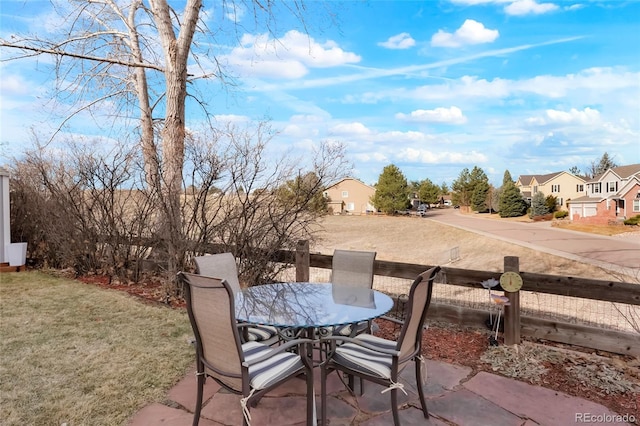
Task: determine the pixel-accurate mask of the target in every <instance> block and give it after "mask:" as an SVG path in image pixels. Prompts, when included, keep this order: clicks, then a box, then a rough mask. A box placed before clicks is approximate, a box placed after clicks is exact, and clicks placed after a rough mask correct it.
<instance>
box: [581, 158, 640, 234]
mask: <svg viewBox="0 0 640 426" xmlns="http://www.w3.org/2000/svg"><path fill="white" fill-rule="evenodd" d="M638 214H640V164H631V165H628V166H619V167H613V168H611V169H609V170H607V171H606V172H604V173H602V174H601V175H599V176H595V177H594V178H593V179H590V180H588V181H587V182H586V195H584V196H583V197H580V198H576V199H573V200H571V201H569V215H570V217H571V219H572V220H574V221H580V222H583V223H590V224H602V225H604V224H607V223H610V222H615V221H620V220H624V219H628V218H630V217H633V216H635V215H638Z"/></svg>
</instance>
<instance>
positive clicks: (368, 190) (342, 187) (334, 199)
mask: <svg viewBox="0 0 640 426" xmlns="http://www.w3.org/2000/svg"><path fill="white" fill-rule="evenodd" d="M375 193H376V189H375V188H374V187H372V186H369V185H367V184H364V183H362V182H360V181H359V180H357V179H353V178H346V179H342V180H341V181H339V182H337V183H335V184H333V185H331V186H330V187H328V188H327V189H325V191H324V196H325V197H326V198H328V200H329V201H328V204H329V209H330V210H332V211H333V213H334V214H366V213H368V212H373V211H375V208H374V207H373V205H372V204H371V197H373V195H374V194H375Z"/></svg>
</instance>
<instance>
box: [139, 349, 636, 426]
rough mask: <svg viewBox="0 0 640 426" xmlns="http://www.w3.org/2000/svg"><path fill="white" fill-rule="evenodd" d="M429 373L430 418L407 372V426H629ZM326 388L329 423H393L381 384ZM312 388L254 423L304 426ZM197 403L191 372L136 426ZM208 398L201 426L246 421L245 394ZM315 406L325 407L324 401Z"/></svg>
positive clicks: (585, 404) (499, 384) (594, 411)
mask: <svg viewBox="0 0 640 426" xmlns="http://www.w3.org/2000/svg"><path fill="white" fill-rule="evenodd" d="M316 370H317V369H316ZM427 371H428V379H427V384H426V385H425V394H426V396H427V406H428V409H429V412H430V415H431V417H430V418H429V419H428V420H427V419H425V418H424V417H423V415H422V411H421V410H420V401H419V399H418V395H417V391H416V387H415V378H414V374H415V373H414V369H413V366H411V365H409V366H407V368H406V369H405V370H404V372H403V374H402V380H401V382H402V383H404V385H405V387H404V388H405V390H406V391H407V393H408V395H406V396H405V395H404V394H403V393H402V392H399V393H398V400H399V402H400V404H401V411H400V421H401V423H402V425H404V426H411V425H470V426H483V425H487V426H489V425H491V426H496V425H498V426H502V425H505V426H509V425H514V426H516V425H524V426H533V425H549V426H551V425H571V424H575V423H590V424H593V425H598V424H607V425H619V424H628V423H625V422H623V421H621V420H622V419H619V418H618V417H621V416H618V414H616V413H613V412H612V411H610V410H609V409H607V408H606V407H604V406H602V405H600V404H596V403H594V402H591V401H588V400H585V399H582V398H578V397H573V396H569V395H567V394H564V393H562V392H556V391H554V390H550V389H546V388H543V387H540V386H533V385H530V384H527V383H524V382H520V381H517V380H514V379H509V378H505V377H502V376H498V375H495V374H490V373H486V372H480V373H477V374H473V373H472V370H471V369H470V368H468V367H461V366H456V365H452V364H447V363H444V362H439V361H430V360H427ZM194 372H195V369H194ZM315 376H316V377H315V380H316V384H317V385H316V389H319V387H320V386H319V371H316V375H315ZM327 389H328V391H329V394H330V395H329V398H328V407H327V412H328V416H327V417H328V418H329V424H331V425H368V426H374V425H376V426H377V425H379V426H387V425H392V424H393V418H392V416H391V411H390V410H391V406H390V404H391V402H390V397H389V394H388V393H384V394H381V393H380V391H381V390H382V389H383V388H382V387H381V386H379V385H375V384H374V383H371V382H366V384H365V393H364V395H363V396H357V397H355V398H354V397H353V396H352V395H351V394H350V393H349V392H348V391H346V389H345V387H344V385H343V384H342V382H341V381H340V379H339V377H338V376H337V374H336V373H335V372H334V373H332V374H331V375H330V376H329V381H328V384H327ZM305 391H306V388H305V383H304V381H303V380H302V379H292V380H290V381H289V382H287V383H285V384H284V385H282V386H281V387H279V388H277V389H275V390H274V391H272V392H271V393H269V394H268V395H267V396H265V397H264V398H263V399H262V400H260V402H259V403H258V406H257V407H255V408H252V410H251V425H252V426H285V425H300V426H302V425H304V424H305V418H306V417H305V416H306V412H305V411H306V396H305V395H306V392H305ZM195 399H196V379H195V374H189V375H187V377H185V378H184V379H183V380H182V381H180V382H179V383H178V384H177V385H176V386H175V387H174V388H173V389H171V390H170V391H169V393H168V395H167V397H166V400H165V401H163V402H162V403H157V404H151V405H149V406H147V407H145V408H143V409H142V410H140V411H139V412H138V413H137V414H136V415H135V416H134V417H133V418H132V419H131V422H130V426H152V425H165V426H188V425H191V423H192V421H193V410H194V406H195ZM205 401H206V403H205V405H204V408H203V409H202V416H201V419H200V425H203V426H214V425H241V424H242V411H241V409H240V397H239V396H236V395H233V394H230V393H228V392H227V391H225V390H224V389H221V388H220V386H219V385H217V384H216V383H215V382H214V381H213V380H212V379H209V380H207V383H206V386H205ZM316 401H317V402H316V403H317V404H320V397H319V396H318V397H317V399H316ZM619 414H621V415H623V414H625V413H619ZM580 416H582V417H580ZM587 416H592V417H590V420H591V421H589V422H587V421H583V422H580V421H579V420H580V418H582V419H586V418H587ZM594 419H595V420H601V421H593V420H594Z"/></svg>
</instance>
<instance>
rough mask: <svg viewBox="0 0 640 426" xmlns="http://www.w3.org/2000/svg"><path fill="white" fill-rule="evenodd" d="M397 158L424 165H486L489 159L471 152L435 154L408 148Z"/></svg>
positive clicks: (440, 152)
mask: <svg viewBox="0 0 640 426" xmlns="http://www.w3.org/2000/svg"><path fill="white" fill-rule="evenodd" d="M397 158H398V159H399V160H405V161H410V162H418V163H423V164H441V163H449V164H458V163H459V164H465V163H470V164H478V163H486V162H487V161H488V157H487V156H486V155H485V154H482V153H479V152H476V151H471V152H465V153H461V152H450V151H440V150H439V151H437V152H433V151H430V150H427V149H416V148H406V149H403V150H401V151H400V152H399V153H398V155H397Z"/></svg>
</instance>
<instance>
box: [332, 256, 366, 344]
mask: <svg viewBox="0 0 640 426" xmlns="http://www.w3.org/2000/svg"><path fill="white" fill-rule="evenodd" d="M375 259H376V252H375V251H354V250H334V252H333V260H332V263H331V283H332V284H333V285H342V286H350V287H360V288H367V289H371V288H373V266H374V262H375ZM364 331H369V332H370V331H371V322H363V323H360V324H356V325H355V326H354V325H352V324H347V325H344V326H341V327H336V328H335V330H333V334H338V335H341V336H351V337H354V336H356V335H357V334H358V333H362V332H364Z"/></svg>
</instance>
